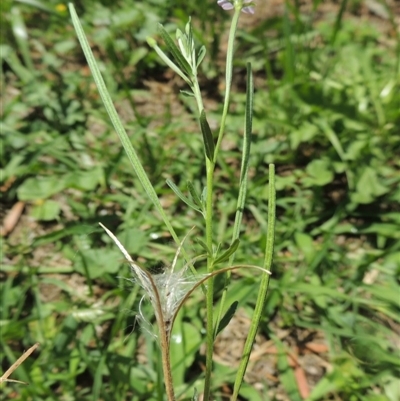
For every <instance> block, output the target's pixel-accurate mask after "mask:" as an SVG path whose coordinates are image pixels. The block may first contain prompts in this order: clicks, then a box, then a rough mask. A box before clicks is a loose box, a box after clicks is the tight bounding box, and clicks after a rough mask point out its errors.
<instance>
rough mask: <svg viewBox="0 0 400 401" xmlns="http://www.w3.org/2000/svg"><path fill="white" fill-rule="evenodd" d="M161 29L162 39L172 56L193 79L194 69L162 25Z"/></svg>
mask: <svg viewBox="0 0 400 401" xmlns="http://www.w3.org/2000/svg"><path fill="white" fill-rule="evenodd" d="M159 27H160V34H161V36H162V38H163V39H164V42H165V44H166V46H167V48H168V50H169V51H170V52H171V54H172V56H173V57H174V59H175V62H176V63H177V64H178V65H179V67H180V68H181V69H182V70H183V71H184V72H185V73H186V74H187V75H188V77H191V76H192V75H193V74H192V67H191V66H190V65H189V63H188V62H187V61H186V59H185V57H183V55H182V53H181V50H180V49H179V47H178V46H177V45H176V44H175V42H174V40H173V39H172V38H171V36H170V35H169V34H168V32H167V31H166V30H165V28H164V27H163V26H162V25H161V24H160V25H159Z"/></svg>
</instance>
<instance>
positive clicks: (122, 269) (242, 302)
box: [0, 0, 400, 401]
mask: <svg viewBox="0 0 400 401" xmlns="http://www.w3.org/2000/svg"><path fill="white" fill-rule="evenodd" d="M366 3H369V4H371V2H363V1H351V0H349V1H345V0H344V1H342V2H338V3H334V2H332V3H331V2H319V1H314V2H311V1H310V2H307V1H306V2H292V1H287V2H284V1H278V0H276V1H272V0H271V2H262V1H260V0H259V1H258V2H257V5H256V8H255V14H254V15H246V16H243V18H241V24H240V25H239V32H238V44H237V52H238V53H237V57H236V59H235V64H234V76H233V86H234V89H235V90H234V93H233V95H232V104H231V112H230V114H229V116H228V120H227V132H226V137H225V139H224V141H223V143H222V149H223V152H224V157H221V159H220V160H219V161H218V165H217V169H216V184H215V190H216V193H215V201H214V202H215V208H216V209H217V213H216V215H218V220H217V221H215V224H214V228H215V234H216V237H217V240H218V241H219V242H220V243H221V244H222V245H223V246H225V247H227V246H228V245H229V243H230V240H231V237H232V230H233V224H232V218H233V216H234V214H235V208H236V199H237V186H235V185H232V183H234V182H235V181H236V182H237V181H238V180H239V174H240V154H241V148H242V145H243V144H242V140H243V135H242V133H243V114H244V111H245V96H246V95H245V82H246V62H248V61H250V62H251V63H252V66H253V72H254V84H255V85H254V86H255V96H254V119H253V132H254V139H253V145H252V150H251V159H250V171H249V174H250V180H249V182H248V196H247V202H246V207H245V210H244V224H243V227H242V233H241V242H240V245H239V247H238V249H237V251H236V263H246V264H252V265H260V263H261V260H262V258H263V252H264V249H265V242H266V227H267V219H266V216H267V213H268V210H267V204H268V199H267V186H268V164H269V163H274V164H275V166H276V190H277V194H276V197H277V201H276V204H277V223H276V239H275V244H276V246H275V256H274V264H273V267H272V273H273V274H272V276H271V280H270V287H269V293H268V296H267V300H266V304H265V306H264V310H263V315H262V320H261V327H260V330H259V334H258V336H257V338H256V341H255V344H254V347H253V353H252V357H251V358H250V363H249V367H248V372H247V375H246V381H245V383H244V384H243V386H242V388H241V392H240V397H241V399H243V400H250V401H253V400H254V401H257V400H278V399H279V400H290V401H296V400H303V399H307V400H310V401H311V400H330V399H332V400H333V399H335V400H362V401H364V400H368V401H396V400H398V399H399V397H400V393H399V391H400V390H399V388H398V382H397V381H398V375H399V371H400V362H399V357H398V354H399V348H400V345H399V334H400V322H399V306H400V305H399V277H400V241H399V239H400V234H399V232H400V230H399V228H400V213H399V212H400V210H399V209H400V208H399V201H400V190H399V181H400V168H399V167H400V166H399V158H398V155H399V154H400V137H399V127H400V90H399V89H400V81H399V76H400V40H399V32H398V26H397V24H398V22H399V20H398V13H396V4H395V2H392V1H388V2H386V3H385V2H372V3H374V4H375V9H374V10H375V11H374V10H373V11H374V12H375V13H376V12H377V11H376V10H377V8H376V7H378V6H380V8H379V7H378V10H380V11H379V12H378V16H376V15H375V14H372V13H371V8H370V7H371V6H370V5H368V7H367V5H366ZM1 7H2V24H3V25H4V27H3V29H2V31H1V35H2V36H1V55H2V70H1V85H2V102H3V106H2V114H3V116H2V123H1V124H2V125H1V140H2V148H1V152H2V153H1V168H2V170H1V172H2V174H1V187H0V190H1V195H2V209H1V216H2V220H3V233H2V234H3V243H2V248H3V252H2V262H1V263H2V265H1V276H0V280H1V282H0V284H1V303H0V328H1V342H0V350H1V355H0V356H1V366H2V370H3V371H6V370H7V368H8V367H9V366H10V365H11V364H12V363H13V362H15V361H16V360H17V358H18V357H19V356H20V355H21V354H22V353H23V351H24V350H26V349H28V348H29V347H31V346H32V345H33V344H34V343H37V342H38V343H40V346H39V348H38V349H37V350H36V351H35V352H34V353H33V354H32V355H31V356H30V357H29V358H27V359H26V360H25V361H24V363H23V364H21V365H20V366H19V367H18V369H16V370H15V372H14V373H13V374H12V375H11V377H12V378H14V379H19V380H22V381H24V382H28V383H30V385H29V386H24V385H23V384H18V383H0V385H1V389H0V390H1V391H2V394H1V397H3V398H4V399H16V400H56V399H57V400H58V399H62V400H125V399H132V400H135V401H142V400H162V399H163V396H164V381H163V376H162V369H161V361H160V357H159V349H158V346H157V344H156V342H155V341H154V338H153V336H152V335H150V334H149V332H150V331H151V330H152V329H151V327H147V328H143V327H139V326H140V324H139V323H137V322H136V318H135V316H136V315H137V313H138V311H139V309H140V305H139V304H140V300H141V296H142V295H143V294H142V293H141V289H140V288H139V286H138V285H136V284H135V283H132V282H130V281H129V280H125V279H126V278H127V279H129V278H130V277H131V276H130V271H129V266H127V265H126V263H125V262H124V261H123V258H121V254H120V253H119V251H118V249H117V248H116V247H115V245H114V244H113V242H112V241H111V240H110V239H109V238H108V236H107V235H106V234H105V233H104V231H103V230H102V229H101V228H100V227H99V226H98V222H99V221H100V222H102V223H103V224H104V225H105V226H107V227H108V228H110V229H111V230H112V231H113V232H114V233H116V235H117V237H118V238H119V240H120V241H121V243H123V244H124V246H125V247H126V249H127V250H128V251H129V253H130V254H131V255H132V258H133V259H134V260H135V261H136V262H137V263H138V264H140V265H141V266H143V267H145V268H148V269H150V270H151V271H157V270H158V271H162V270H163V268H164V267H165V266H168V265H170V264H171V261H172V260H173V258H174V254H175V252H176V246H175V244H173V241H172V239H171V237H170V235H169V233H168V231H167V230H166V227H165V226H164V223H163V221H162V219H161V218H160V217H159V215H158V214H157V212H156V211H154V209H153V207H152V204H151V202H150V201H149V200H148V199H147V197H146V196H145V194H144V192H143V190H142V187H141V184H140V183H139V181H138V180H137V179H136V178H135V176H133V175H132V171H131V166H130V164H129V161H128V159H127V157H126V156H125V154H124V152H123V151H122V149H121V145H120V142H119V139H118V137H117V136H116V134H115V132H114V130H113V128H112V125H111V123H110V122H109V119H108V116H107V114H106V112H105V110H104V107H103V105H102V103H101V100H100V98H99V95H98V92H97V90H96V87H95V85H94V83H93V79H92V77H91V74H90V72H89V69H88V67H87V64H86V61H85V59H84V57H83V55H82V51H81V49H80V46H79V44H78V42H77V39H76V35H75V32H74V30H73V28H72V25H71V21H70V17H69V14H68V12H67V7H66V5H64V4H62V3H59V2H57V1H51V0H50V1H46V2H45V1H42V2H41V1H37V2H31V1H30V2H25V1H5V2H2V4H1ZM75 7H76V9H77V12H78V14H79V16H80V19H81V22H82V25H83V27H84V29H85V32H86V34H87V36H88V39H89V42H90V45H91V48H92V49H93V52H94V54H95V57H96V59H97V60H98V62H99V63H100V67H101V72H102V74H103V76H104V79H105V81H106V84H107V86H108V90H109V91H110V94H111V97H112V99H113V100H114V102H115V104H116V108H117V110H118V112H119V114H120V116H121V118H122V120H123V121H124V124H125V127H126V130H127V132H128V134H129V136H130V138H131V141H132V143H133V145H134V147H135V149H136V151H137V153H138V154H139V157H140V159H141V162H142V164H143V165H144V166H145V168H146V172H147V174H148V176H149V178H150V180H151V182H152V184H153V185H154V186H155V189H156V191H157V194H158V195H159V197H160V200H161V203H162V205H163V206H164V207H165V208H166V210H167V213H168V215H169V216H173V218H172V222H173V225H174V229H175V230H176V232H177V234H178V235H179V237H180V238H182V239H183V237H184V236H185V235H187V234H188V233H189V234H188V237H187V239H186V244H187V245H186V251H187V252H189V253H191V254H192V256H193V257H195V256H197V255H199V254H200V253H202V252H203V250H202V247H201V245H200V244H199V242H196V237H197V236H198V235H199V233H201V232H202V226H201V224H202V221H201V220H200V219H199V218H198V217H197V215H196V213H195V212H194V211H193V210H191V209H190V208H187V207H186V205H185V204H184V203H182V201H181V200H180V199H179V198H178V197H177V196H176V194H175V193H174V192H173V191H172V190H171V188H170V187H169V186H168V185H166V180H167V179H169V180H170V181H172V182H173V183H174V184H175V185H176V186H177V187H178V188H179V189H180V190H181V191H182V193H184V194H187V193H188V189H187V180H191V181H192V182H197V183H198V184H199V188H197V189H198V191H201V188H200V180H201V179H202V177H204V168H205V167H204V163H203V158H202V157H200V155H202V153H203V143H202V136H201V133H199V129H198V126H197V123H196V121H195V119H194V115H195V110H194V105H193V103H192V101H191V99H190V98H187V97H185V96H183V95H182V94H180V90H182V89H187V88H185V85H184V83H183V82H182V81H181V80H180V79H179V78H177V77H175V76H174V75H173V74H172V73H171V71H170V70H169V69H168V68H167V67H166V66H165V65H164V64H163V63H162V62H161V61H160V60H159V59H158V57H157V55H156V54H155V52H154V51H153V49H151V48H150V47H149V46H148V44H147V42H146V39H147V37H153V38H157V40H158V36H157V35H158V27H157V24H158V23H159V22H161V23H163V24H164V26H165V27H166V29H167V30H168V31H170V32H174V31H175V29H176V27H177V26H178V27H179V28H181V29H183V27H184V26H185V24H186V22H187V20H188V17H189V16H191V17H192V22H193V26H194V36H195V40H196V41H197V42H198V43H199V44H204V45H205V46H206V48H207V55H206V57H205V59H204V62H203V63H202V66H201V72H200V77H201V78H200V86H201V87H202V91H203V94H204V97H205V100H204V105H205V108H206V110H207V116H208V118H209V121H210V125H211V129H212V130H217V128H218V127H217V126H216V124H218V121H219V116H220V114H221V110H222V104H223V90H224V88H223V85H224V80H223V76H224V75H223V74H224V54H225V52H226V46H227V45H226V41H227V29H228V27H229V21H230V16H229V13H227V12H225V11H223V10H222V9H220V8H219V7H217V6H216V1H211V0H210V1H204V2H201V3H200V4H199V2H196V1H185V2H184V1H181V0H175V1H170V2H165V1H161V0H154V1H136V2H134V3H132V2H130V1H127V0H121V1H114V2H110V1H105V0H104V1H90V0H87V1H78V2H76V3H75ZM397 11H399V10H398V9H397ZM158 41H159V43H160V45H161V43H162V41H161V40H158ZM213 122H214V125H215V126H213ZM203 184H204V183H203ZM20 212H22V214H21V216H20V217H19V220H18V221H17V220H16V219H15V220H14V221H13V217H14V218H15V216H18V215H19V213H20ZM193 226H195V228H194V229H193V231H190V230H191V229H192V227H193ZM260 226H261V227H262V228H263V229H262V230H260V229H259V227H260ZM179 263H183V262H182V261H179V262H178V264H179ZM199 269H200V270H199V272H200V273H201V272H202V270H201V265H199ZM204 272H205V270H204ZM260 280H261V274H259V273H258V272H256V271H254V270H246V269H241V270H237V271H235V272H234V273H233V276H232V281H231V283H230V290H229V292H228V295H227V305H231V304H233V303H234V302H237V303H238V306H237V309H236V313H235V315H234V317H233V318H232V319H231V321H230V323H229V325H228V326H227V327H226V328H225V329H224V330H223V331H222V332H221V333H220V335H219V337H218V338H217V341H216V343H215V357H214V373H213V388H212V392H213V396H214V398H215V399H216V400H226V399H229V396H230V394H231V392H232V384H233V381H234V378H235V372H236V370H237V366H238V363H239V359H240V353H239V354H238V353H237V351H236V350H237V349H240V347H242V346H243V343H244V341H245V338H246V335H247V331H248V326H249V317H251V315H252V311H253V308H254V305H255V297H256V294H257V291H258V287H259V283H260ZM214 285H215V302H216V306H218V302H219V300H220V297H221V294H222V292H223V289H224V288H223V287H224V280H223V278H216V281H215V284H214ZM204 305H205V304H204V294H203V292H202V291H201V289H199V290H198V291H195V292H194V293H193V294H192V295H191V297H190V298H189V299H188V300H187V302H186V303H185V306H184V307H183V310H182V311H181V312H180V314H179V315H178V318H177V320H176V325H175V329H174V332H173V335H172V342H171V355H172V364H173V366H174V370H173V379H174V385H175V388H176V393H177V394H176V395H177V398H178V399H187V400H188V399H191V397H192V396H193V389H194V388H197V389H198V390H199V392H201V389H202V386H203V380H202V379H203V372H204V366H205V360H204V349H203V348H202V344H203V343H204V335H205V320H204V318H205V307H204ZM217 309H218V308H217V307H216V313H217ZM142 310H143V313H144V314H145V315H146V316H151V308H150V305H148V304H146V303H143V305H142ZM149 322H150V324H152V322H153V321H152V320H149ZM146 330H147V331H146Z"/></svg>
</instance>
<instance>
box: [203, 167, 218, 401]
mask: <svg viewBox="0 0 400 401" xmlns="http://www.w3.org/2000/svg"><path fill="white" fill-rule="evenodd" d="M206 163H207V199H206V218H205V220H206V244H207V247H208V249H210V251H212V245H213V229H212V227H213V225H212V218H213V184H214V182H213V181H214V167H215V163H214V162H213V161H211V160H209V159H207V161H206ZM213 261H214V260H213V255H208V257H207V272H208V273H212V271H213V269H214V266H213ZM206 305H207V306H206V307H207V327H206V330H207V335H206V337H207V338H206V342H207V349H206V372H205V380H204V400H206V401H208V400H209V398H210V388H211V372H212V359H213V349H214V319H213V316H214V277H210V279H209V280H208V285H207V295H206Z"/></svg>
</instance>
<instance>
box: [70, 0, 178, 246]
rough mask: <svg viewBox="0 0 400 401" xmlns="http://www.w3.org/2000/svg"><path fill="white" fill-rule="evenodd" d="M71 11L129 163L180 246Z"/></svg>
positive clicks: (79, 37) (73, 21)
mask: <svg viewBox="0 0 400 401" xmlns="http://www.w3.org/2000/svg"><path fill="white" fill-rule="evenodd" d="M69 11H70V14H71V18H72V23H73V25H74V28H75V31H76V34H77V36H78V39H79V42H80V44H81V47H82V50H83V52H84V54H85V57H86V60H87V62H88V64H89V67H90V70H91V72H92V74H93V78H94V81H95V82H96V85H97V88H98V90H99V93H100V96H101V98H102V100H103V103H104V106H105V108H106V110H107V113H108V115H109V116H110V119H111V122H112V124H113V126H114V128H115V130H116V131H117V134H118V136H119V138H120V140H121V143H122V145H123V147H124V149H125V152H126V154H127V155H128V158H129V161H130V162H131V164H132V166H133V169H134V170H135V173H136V174H137V176H138V178H139V180H140V182H141V184H142V185H143V188H144V190H145V191H146V193H147V196H148V197H149V198H150V200H151V201H152V202H153V204H154V206H155V207H156V209H157V211H158V212H159V213H160V215H161V217H162V219H163V220H164V223H165V225H166V226H167V228H168V230H169V232H170V233H171V235H172V237H173V238H174V240H175V242H176V243H177V244H178V245H179V244H180V241H179V238H178V236H177V235H176V233H175V230H174V229H173V227H172V225H171V222H170V220H169V218H168V216H167V215H166V213H165V211H164V209H163V208H162V206H161V203H160V200H159V199H158V196H157V194H156V191H155V190H154V188H153V186H152V185H151V182H150V180H149V178H148V177H147V174H146V172H145V170H144V168H143V166H142V164H141V163H140V160H139V158H138V156H137V154H136V151H135V149H134V148H133V146H132V144H131V141H130V140H129V137H128V135H127V133H126V131H125V128H124V126H123V124H122V122H121V119H120V118H119V116H118V113H117V111H116V110H115V107H114V104H113V102H112V100H111V97H110V95H109V93H108V90H107V87H106V85H105V82H104V80H103V77H102V76H101V73H100V70H99V68H98V66H97V63H96V60H95V58H94V56H93V53H92V50H91V49H90V46H89V43H88V41H87V39H86V36H85V33H84V31H83V28H82V25H81V23H80V21H79V19H78V16H77V14H76V11H75V8H74V6H73V4H71V3H69Z"/></svg>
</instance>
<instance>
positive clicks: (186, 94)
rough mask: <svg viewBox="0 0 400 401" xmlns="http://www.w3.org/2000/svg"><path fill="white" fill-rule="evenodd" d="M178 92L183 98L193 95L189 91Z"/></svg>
mask: <svg viewBox="0 0 400 401" xmlns="http://www.w3.org/2000/svg"><path fill="white" fill-rule="evenodd" d="M179 92H181V94H182V95H183V96H186V97H194V93H193V92H189V91H185V90H180V91H179Z"/></svg>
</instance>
